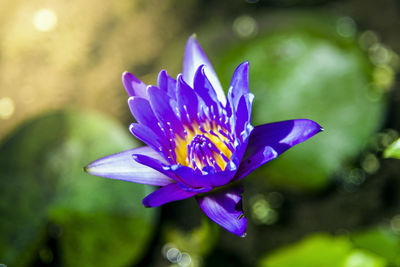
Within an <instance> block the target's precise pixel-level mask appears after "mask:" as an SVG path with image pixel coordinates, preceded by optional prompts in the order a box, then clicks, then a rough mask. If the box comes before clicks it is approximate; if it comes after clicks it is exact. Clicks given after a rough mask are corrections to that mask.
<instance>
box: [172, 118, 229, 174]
mask: <svg viewBox="0 0 400 267" xmlns="http://www.w3.org/2000/svg"><path fill="white" fill-rule="evenodd" d="M185 130H186V131H185V134H186V135H185V138H180V137H177V138H176V139H175V144H176V146H175V155H176V162H177V163H180V164H182V165H184V166H189V167H191V168H192V169H194V170H200V171H201V170H202V169H203V168H204V167H207V166H213V167H214V168H215V170H216V171H223V170H225V167H226V164H227V163H228V162H229V160H230V158H231V156H232V153H233V152H234V149H233V146H232V145H231V144H230V143H231V142H232V141H233V139H232V137H231V136H230V134H229V131H228V130H225V129H223V128H222V127H220V126H218V127H216V126H214V125H210V124H209V123H206V124H202V126H197V125H192V127H190V128H189V127H185Z"/></svg>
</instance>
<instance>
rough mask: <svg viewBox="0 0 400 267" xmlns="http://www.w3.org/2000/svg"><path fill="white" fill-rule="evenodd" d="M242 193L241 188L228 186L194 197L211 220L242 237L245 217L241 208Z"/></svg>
mask: <svg viewBox="0 0 400 267" xmlns="http://www.w3.org/2000/svg"><path fill="white" fill-rule="evenodd" d="M242 193H243V190H242V189H239V188H230V189H227V190H224V191H220V192H215V193H211V194H209V195H206V196H197V197H196V199H197V202H198V203H199V205H200V207H201V209H202V210H203V211H204V213H205V214H206V215H207V216H208V217H209V218H210V219H211V220H213V221H214V222H215V223H217V224H219V225H220V226H222V227H223V228H225V229H226V230H228V231H229V232H231V233H234V234H236V235H238V236H242V237H243V236H245V232H246V226H247V219H246V217H244V215H243V210H242V196H241V194H242Z"/></svg>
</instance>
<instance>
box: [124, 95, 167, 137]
mask: <svg viewBox="0 0 400 267" xmlns="http://www.w3.org/2000/svg"><path fill="white" fill-rule="evenodd" d="M128 105H129V108H130V110H131V113H132V115H133V117H134V118H135V119H136V121H137V122H138V123H140V124H143V125H144V126H146V127H148V128H149V129H151V130H152V131H153V132H154V134H155V135H157V136H160V137H162V136H164V134H163V133H162V131H161V129H160V127H159V126H158V124H157V118H156V116H155V115H154V112H153V110H152V109H151V106H150V103H149V101H148V100H147V99H144V98H141V97H137V96H134V97H130V98H129V99H128Z"/></svg>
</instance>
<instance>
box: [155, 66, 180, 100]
mask: <svg viewBox="0 0 400 267" xmlns="http://www.w3.org/2000/svg"><path fill="white" fill-rule="evenodd" d="M157 87H158V88H160V89H161V90H164V91H165V92H166V93H167V94H168V96H169V97H171V98H172V99H175V100H176V80H175V79H174V78H172V77H171V76H169V75H168V73H167V71H166V70H162V71H160V73H159V74H158V78H157Z"/></svg>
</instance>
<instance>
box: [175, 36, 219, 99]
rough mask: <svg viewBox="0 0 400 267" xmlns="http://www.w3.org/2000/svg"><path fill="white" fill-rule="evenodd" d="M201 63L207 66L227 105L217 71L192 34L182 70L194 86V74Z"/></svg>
mask: <svg viewBox="0 0 400 267" xmlns="http://www.w3.org/2000/svg"><path fill="white" fill-rule="evenodd" d="M201 65H206V66H207V68H206V69H205V72H206V75H207V77H208V78H209V80H210V82H211V84H212V86H213V87H214V89H215V92H216V94H217V98H218V100H219V101H220V102H221V103H222V104H223V105H225V104H226V97H225V93H224V90H223V89H222V86H221V83H220V82H219V80H218V77H217V74H215V71H214V69H213V67H212V65H211V63H210V61H209V60H208V58H207V56H206V55H205V53H204V51H203V49H202V48H201V46H200V44H199V43H198V41H197V39H196V36H195V35H194V34H193V35H192V36H190V38H189V40H188V41H187V43H186V47H185V55H184V57H183V70H182V73H183V79H184V80H185V81H186V82H187V83H188V84H189V85H190V86H191V87H193V81H194V75H195V73H196V71H197V69H198V68H199V67H200V66H201Z"/></svg>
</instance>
